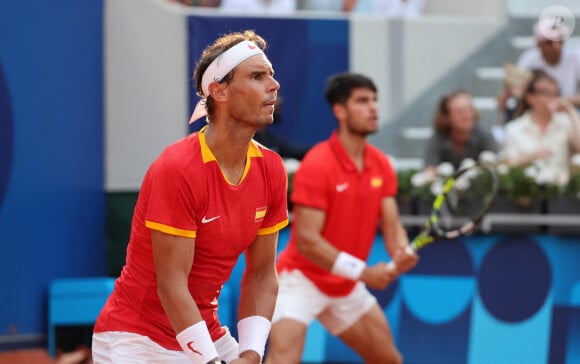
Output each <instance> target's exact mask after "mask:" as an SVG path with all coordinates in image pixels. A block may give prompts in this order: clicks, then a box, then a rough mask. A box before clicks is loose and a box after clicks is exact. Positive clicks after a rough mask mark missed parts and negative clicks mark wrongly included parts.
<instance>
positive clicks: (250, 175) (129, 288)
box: [94, 130, 288, 350]
mask: <svg viewBox="0 0 580 364" xmlns="http://www.w3.org/2000/svg"><path fill="white" fill-rule="evenodd" d="M246 160H247V162H246V167H245V170H244V174H243V177H242V180H241V182H240V183H239V184H238V185H233V184H231V183H229V182H228V181H227V180H226V178H225V176H224V175H223V173H222V171H221V169H220V167H219V165H218V163H217V161H216V159H215V156H214V155H213V154H212V152H211V151H210V149H209V148H208V147H207V145H206V143H205V137H204V134H203V130H202V131H200V132H199V133H194V134H191V135H189V136H187V137H185V138H183V139H181V140H179V141H177V142H175V143H174V144H172V145H170V146H169V147H167V148H166V149H165V150H164V151H163V152H162V153H161V155H160V156H159V157H158V158H157V160H156V161H155V162H154V163H153V164H152V165H151V167H150V168H149V170H148V171H147V173H146V175H145V178H144V180H143V184H142V186H141V191H140V193H139V198H138V200H137V204H136V207H135V211H134V215H133V222H132V228H131V237H130V241H129V246H128V248H127V263H126V265H125V266H124V267H123V270H122V272H121V276H120V277H119V278H118V279H117V282H116V284H115V289H114V291H113V293H112V295H111V297H110V298H109V299H108V301H107V303H106V304H105V307H104V308H103V310H102V312H101V314H100V315H99V317H98V319H97V322H96V324H95V329H94V331H95V332H102V331H125V332H133V333H137V334H141V335H145V336H148V337H149V338H151V339H152V340H153V341H155V342H156V343H158V344H160V345H161V346H163V347H165V348H167V349H170V350H181V348H180V346H179V344H178V343H177V341H176V339H175V332H174V331H173V328H172V326H171V324H170V322H169V319H168V317H167V315H166V314H165V311H164V310H163V307H162V306H161V302H160V300H159V297H158V295H157V280H156V274H155V268H154V264H153V254H152V249H151V231H150V229H154V230H159V231H162V232H165V233H168V234H172V235H177V236H183V237H189V238H195V259H194V261H193V265H192V268H191V272H190V274H189V291H190V292H191V295H192V297H193V298H194V300H195V302H196V304H197V306H198V307H199V310H200V311H201V315H202V317H203V319H204V320H205V321H206V323H207V325H208V328H209V331H210V334H211V337H212V339H213V340H214V341H215V340H217V339H218V338H220V337H221V336H222V335H223V334H224V333H225V330H224V329H223V328H222V327H221V324H220V322H219V319H218V317H217V308H218V297H219V294H220V291H221V289H222V285H223V284H224V283H225V282H226V281H227V279H228V278H229V276H230V274H231V271H232V269H233V267H234V265H235V264H236V262H237V259H238V256H239V255H240V254H241V253H242V252H243V251H244V250H245V249H246V248H248V246H250V244H252V242H253V241H254V239H255V238H256V236H257V235H267V234H271V233H274V232H276V231H278V230H280V229H282V228H284V227H285V226H286V225H287V224H288V211H287V202H286V189H287V181H288V180H287V175H286V170H285V168H284V164H283V162H282V159H281V158H280V156H279V155H277V154H276V153H274V152H273V151H271V150H269V149H267V148H265V147H263V146H262V145H260V144H259V143H257V142H255V141H252V142H251V143H250V147H249V150H248V155H247V158H246Z"/></svg>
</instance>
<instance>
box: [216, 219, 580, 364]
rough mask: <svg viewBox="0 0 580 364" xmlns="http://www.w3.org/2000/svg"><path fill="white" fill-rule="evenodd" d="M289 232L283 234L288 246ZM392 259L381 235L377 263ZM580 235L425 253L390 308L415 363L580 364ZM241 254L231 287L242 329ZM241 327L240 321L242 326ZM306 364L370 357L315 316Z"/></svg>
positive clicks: (387, 301) (497, 240)
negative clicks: (361, 354)
mask: <svg viewBox="0 0 580 364" xmlns="http://www.w3.org/2000/svg"><path fill="white" fill-rule="evenodd" d="M287 240H288V229H285V230H283V231H282V233H281V234H280V249H282V248H283V247H284V246H285V245H286V243H287ZM381 260H382V261H387V260H388V256H387V254H386V252H385V249H384V245H383V243H382V240H381V239H380V238H379V237H377V238H376V240H375V244H374V246H373V250H372V252H371V256H370V258H369V262H370V263H371V264H372V263H376V262H378V261H381ZM578 262H580V240H579V239H578V238H577V237H558V236H550V235H534V236H529V235H487V236H471V237H468V238H465V239H463V240H459V241H453V242H438V243H436V244H434V245H432V246H429V247H426V248H425V249H424V250H422V251H421V261H420V263H419V265H417V267H416V268H415V269H414V270H413V271H411V272H409V273H407V274H405V275H403V276H402V277H401V278H400V279H399V280H398V281H397V282H395V283H394V284H393V285H391V286H390V287H389V288H388V289H387V290H385V291H373V293H374V294H375V295H376V296H377V298H378V300H379V302H380V304H381V305H382V307H383V308H384V310H385V313H386V314H387V317H388V318H389V323H390V325H391V329H392V331H393V334H394V337H395V340H396V342H397V345H398V347H399V349H400V350H401V352H402V353H403V356H404V357H405V363H413V364H433V363H445V364H465V363H468V364H486V363H526V364H545V363H550V364H560V363H561V364H568V363H570V364H571V363H579V362H580V350H579V349H578V343H579V342H580V268H578ZM243 267H244V263H243V260H241V259H240V261H239V262H238V265H237V266H236V268H235V270H234V273H233V274H232V281H231V282H229V283H228V284H227V286H228V287H227V291H228V297H229V298H230V301H229V302H228V303H227V307H229V308H230V310H231V311H230V312H224V311H225V310H224V311H221V312H220V315H221V316H220V317H224V318H225V319H224V321H225V322H228V323H229V325H230V327H232V326H235V324H233V325H232V323H235V318H236V312H235V310H236V307H237V295H238V291H239V279H240V277H241V273H242V271H243ZM234 330H235V328H234ZM303 361H304V362H310V363H321V362H324V361H327V362H334V363H356V362H360V361H361V359H360V358H359V357H358V356H357V355H356V354H355V353H354V352H353V351H352V350H350V349H349V348H348V347H346V346H345V345H343V344H342V343H341V342H340V341H339V340H338V339H337V338H335V337H332V336H330V335H328V334H327V333H326V332H325V331H324V329H323V328H322V326H321V325H320V324H318V323H314V324H313V325H312V326H311V327H310V328H309V331H308V337H307V343H306V348H305V351H304V355H303Z"/></svg>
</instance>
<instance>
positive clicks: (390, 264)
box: [387, 245, 415, 269]
mask: <svg viewBox="0 0 580 364" xmlns="http://www.w3.org/2000/svg"><path fill="white" fill-rule="evenodd" d="M405 252H407V254H414V253H415V249H413V246H412V245H407V247H406V248H405ZM387 268H388V269H397V265H396V264H395V262H393V261H392V260H391V261H390V262H388V263H387Z"/></svg>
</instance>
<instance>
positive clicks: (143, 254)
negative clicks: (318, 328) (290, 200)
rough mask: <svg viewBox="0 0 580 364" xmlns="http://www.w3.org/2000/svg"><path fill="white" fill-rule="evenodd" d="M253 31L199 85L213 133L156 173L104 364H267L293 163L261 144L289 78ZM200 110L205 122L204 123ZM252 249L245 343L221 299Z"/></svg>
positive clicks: (223, 47) (199, 75)
mask: <svg viewBox="0 0 580 364" xmlns="http://www.w3.org/2000/svg"><path fill="white" fill-rule="evenodd" d="M265 47H266V41H265V40H264V39H263V38H262V37H260V36H259V35H257V34H256V33H254V32H253V31H245V32H243V33H231V34H227V35H224V36H222V37H220V38H219V39H217V40H216V41H215V42H214V43H213V44H212V45H210V46H208V47H207V48H206V49H205V50H204V51H203V53H202V55H201V57H200V59H199V61H198V62H197V65H196V70H195V73H194V80H195V84H196V88H197V90H198V92H199V94H200V96H201V97H202V102H201V103H200V104H199V105H198V108H197V109H199V110H198V114H195V113H194V115H193V116H192V121H194V120H197V119H198V118H200V117H201V116H203V115H205V114H207V125H206V126H204V128H203V129H202V130H200V131H199V132H196V133H192V134H190V135H189V136H187V137H185V138H183V139H181V140H178V141H177V142H175V143H173V144H172V145H170V146H169V147H167V148H166V149H165V151H163V152H162V153H161V155H160V156H159V157H158V158H157V160H155V161H154V162H153V164H152V165H151V167H150V168H149V170H148V171H147V173H146V175H145V178H144V181H143V184H142V186H141V190H140V193H139V198H138V201H137V205H136V207H135V212H134V216H133V223H132V231H131V238H130V241H129V246H128V249H127V259H126V261H127V263H126V265H125V267H124V268H123V271H122V273H121V276H120V277H119V278H118V279H117V282H116V285H115V289H114V291H113V293H112V295H111V297H110V298H109V300H108V301H107V303H106V305H105V307H104V308H103V310H102V312H101V314H100V315H99V317H98V319H97V323H96V324H95V329H94V335H93V345H92V349H93V362H94V363H95V364H102V363H129V362H131V363H152V364H157V363H158V364H161V363H177V364H186V363H195V364H207V363H227V364H258V363H261V361H262V358H263V356H264V349H265V345H266V340H267V338H268V335H269V332H270V326H271V324H270V320H271V318H272V314H273V311H274V305H275V301H276V296H277V292H278V280H277V275H276V269H275V261H276V246H277V240H278V231H279V230H280V229H282V228H284V227H285V226H287V225H288V211H287V201H286V191H287V177H286V171H285V169H284V164H283V162H282V159H281V158H280V156H279V155H278V154H276V153H275V152H273V151H271V150H269V149H266V148H265V147H263V146H262V145H260V144H258V143H256V142H255V141H254V140H253V139H252V138H253V136H254V133H255V132H256V130H257V129H259V128H263V127H265V126H268V125H270V124H271V123H272V122H273V112H274V105H275V103H276V97H277V93H278V89H279V88H280V85H279V83H278V82H277V81H276V80H275V79H274V70H273V69H272V65H271V63H270V61H269V60H268V58H267V57H266V55H265V54H264V52H263V49H265ZM197 115H199V116H197ZM243 252H245V258H246V270H245V272H244V275H243V278H242V282H241V287H240V298H239V305H238V312H237V313H238V318H239V321H238V334H239V344H238V342H237V341H236V340H235V339H234V338H233V337H232V336H231V334H230V332H229V329H228V328H227V327H226V326H222V325H221V323H220V321H219V318H218V316H217V311H218V299H219V296H220V292H221V290H222V286H223V284H224V283H225V282H226V281H227V279H228V277H229V276H230V274H231V272H232V269H233V267H234V265H235V264H236V262H237V260H238V257H239V256H240V255H241V254H242V253H243Z"/></svg>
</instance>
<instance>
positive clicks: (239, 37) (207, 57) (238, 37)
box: [193, 30, 267, 115]
mask: <svg viewBox="0 0 580 364" xmlns="http://www.w3.org/2000/svg"><path fill="white" fill-rule="evenodd" d="M244 40H249V41H252V42H254V43H256V45H257V46H258V47H259V48H260V49H261V50H264V49H266V46H267V43H266V40H265V39H264V38H262V37H261V36H259V35H258V34H256V33H255V32H254V31H253V30H245V31H244V32H233V33H229V34H225V35H223V36H221V37H219V38H218V39H216V40H215V42H213V44H211V45H209V46H207V47H206V48H205V49H204V50H203V52H202V54H201V56H200V57H199V60H198V61H197V64H196V65H195V71H193V80H194V82H195V88H196V89H197V93H198V95H200V96H201V94H202V86H201V81H202V77H203V74H204V73H205V71H206V70H207V68H208V67H209V65H210V64H211V63H212V62H213V61H214V59H216V58H217V57H218V56H219V55H221V54H222V53H224V52H225V51H227V50H228V49H230V48H231V47H233V46H235V45H236V44H238V43H240V42H243V41H244ZM235 71H236V67H234V69H233V70H231V71H230V72H229V73H228V74H227V75H225V76H224V78H222V80H221V81H220V83H221V82H225V83H230V82H231V80H232V78H233V77H234V73H235ZM205 96H206V97H207V100H206V108H207V113H208V114H209V115H211V114H212V112H213V108H214V104H213V100H212V98H211V96H210V95H205Z"/></svg>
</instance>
